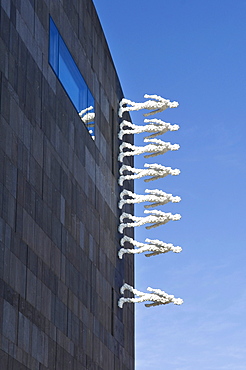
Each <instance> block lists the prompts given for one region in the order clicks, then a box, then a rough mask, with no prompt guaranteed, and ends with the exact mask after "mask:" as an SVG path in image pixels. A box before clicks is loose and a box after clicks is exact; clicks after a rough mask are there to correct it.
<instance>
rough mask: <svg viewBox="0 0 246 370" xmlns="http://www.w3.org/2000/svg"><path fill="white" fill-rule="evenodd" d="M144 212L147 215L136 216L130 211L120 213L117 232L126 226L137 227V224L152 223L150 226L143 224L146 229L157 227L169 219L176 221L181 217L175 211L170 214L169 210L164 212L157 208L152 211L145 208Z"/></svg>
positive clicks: (121, 231)
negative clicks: (127, 220) (126, 220)
mask: <svg viewBox="0 0 246 370" xmlns="http://www.w3.org/2000/svg"><path fill="white" fill-rule="evenodd" d="M144 213H148V214H149V216H146V217H138V216H133V215H131V214H130V213H126V212H123V213H122V215H121V216H120V225H119V228H118V230H119V232H120V233H123V230H124V229H125V228H126V227H137V226H142V225H145V224H153V225H151V226H145V227H146V229H152V228H154V227H158V226H160V225H164V224H166V223H167V222H169V221H178V220H180V219H181V215H180V214H178V213H176V214H172V213H170V212H168V213H165V212H162V211H158V210H156V209H155V210H153V211H147V210H145V211H144ZM126 218H127V219H129V220H132V221H133V222H126V223H125V222H123V221H124V220H125V219H126Z"/></svg>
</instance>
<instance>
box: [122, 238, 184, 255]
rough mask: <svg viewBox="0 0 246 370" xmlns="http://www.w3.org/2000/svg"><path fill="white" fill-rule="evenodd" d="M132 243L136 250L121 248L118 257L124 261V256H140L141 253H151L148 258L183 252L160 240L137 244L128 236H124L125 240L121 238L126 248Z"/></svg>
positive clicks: (147, 240)
mask: <svg viewBox="0 0 246 370" xmlns="http://www.w3.org/2000/svg"><path fill="white" fill-rule="evenodd" d="M126 242H128V243H130V244H131V245H132V246H133V247H136V248H135V249H134V248H121V249H120V250H119V252H118V256H119V258H120V259H122V257H123V254H125V253H128V254H140V253H146V252H151V253H148V254H145V256H146V257H151V256H157V255H158V254H163V253H167V252H174V253H180V252H181V251H182V248H181V247H179V246H176V247H175V246H174V245H173V244H171V243H164V242H162V241H161V240H158V239H154V240H153V239H148V238H146V239H145V243H140V242H137V241H136V240H134V239H132V238H130V237H129V236H127V235H124V237H123V238H121V241H120V245H121V246H122V247H124V245H125V243H126Z"/></svg>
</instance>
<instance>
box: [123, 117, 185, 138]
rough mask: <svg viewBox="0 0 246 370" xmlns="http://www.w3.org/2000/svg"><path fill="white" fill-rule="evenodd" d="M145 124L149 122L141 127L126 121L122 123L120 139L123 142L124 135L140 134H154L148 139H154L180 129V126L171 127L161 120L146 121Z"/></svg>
mask: <svg viewBox="0 0 246 370" xmlns="http://www.w3.org/2000/svg"><path fill="white" fill-rule="evenodd" d="M144 122H146V123H147V122H149V124H148V125H145V126H140V125H135V124H134V123H131V122H129V121H126V120H124V121H122V122H121V124H120V132H119V134H118V137H119V139H120V140H122V138H123V136H124V135H129V134H140V133H142V132H149V133H151V132H153V134H152V135H149V136H147V138H154V137H156V136H159V135H162V134H165V133H166V132H167V131H177V130H178V129H179V125H171V124H170V123H167V122H164V121H162V120H160V119H155V118H153V119H145V120H144Z"/></svg>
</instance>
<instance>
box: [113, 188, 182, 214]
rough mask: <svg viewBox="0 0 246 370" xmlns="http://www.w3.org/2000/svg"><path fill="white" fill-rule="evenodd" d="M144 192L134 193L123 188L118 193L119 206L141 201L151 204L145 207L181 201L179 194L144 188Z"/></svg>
mask: <svg viewBox="0 0 246 370" xmlns="http://www.w3.org/2000/svg"><path fill="white" fill-rule="evenodd" d="M145 193H147V195H141V194H136V193H133V192H132V191H130V190H127V189H124V190H123V191H122V192H121V193H120V199H121V200H120V201H119V208H120V209H122V207H123V206H124V204H135V203H143V202H151V203H152V204H150V205H146V206H145V208H151V207H155V206H161V205H164V204H167V203H168V202H172V203H178V202H180V201H181V198H180V197H179V196H175V197H174V196H173V195H172V194H167V193H165V192H164V191H162V190H158V189H153V190H149V189H146V190H145ZM125 196H127V197H128V198H127V199H125Z"/></svg>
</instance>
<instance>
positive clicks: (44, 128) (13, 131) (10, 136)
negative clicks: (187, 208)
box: [0, 0, 134, 370]
mask: <svg viewBox="0 0 246 370" xmlns="http://www.w3.org/2000/svg"><path fill="white" fill-rule="evenodd" d="M0 12H1V13H0V84H1V89H0V92H1V99H0V369H4V370H5V369H9V370H45V369H49V370H51V369H57V370H85V369H93V370H114V369H116V370H133V369H134V305H125V306H124V308H123V309H120V308H119V307H118V306H117V302H118V299H119V297H120V287H121V286H122V285H123V284H124V282H127V283H129V284H130V285H132V286H134V259H133V256H124V258H123V259H122V260H119V258H118V255H117V253H118V250H119V248H120V246H119V239H120V236H119V233H118V223H119V209H118V201H119V193H120V186H119V185H118V169H119V163H118V160H117V157H118V151H119V150H118V148H119V139H118V136H117V134H118V131H119V119H118V115H117V112H118V106H119V101H120V100H121V99H122V97H123V92H122V89H121V86H120V82H119V79H118V76H117V72H116V69H115V66H114V63H113V60H112V57H111V54H110V51H109V48H108V45H107V41H106V39H105V36H104V33H103V30H102V27H101V24H100V21H99V18H98V15H97V13H96V10H95V7H94V5H93V2H92V1H91V0H71V1H70V0H69V1H68V0H1V8H0ZM129 140H130V139H129ZM126 161H128V162H129V164H130V165H133V163H132V159H130V158H127V159H126ZM126 187H127V188H128V189H130V190H133V188H132V187H133V185H132V182H130V181H127V182H126ZM129 207H132V206H129ZM129 235H130V236H131V234H130V233H129Z"/></svg>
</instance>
